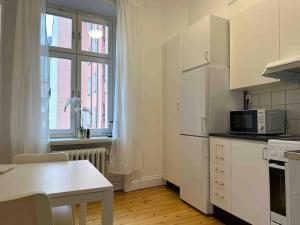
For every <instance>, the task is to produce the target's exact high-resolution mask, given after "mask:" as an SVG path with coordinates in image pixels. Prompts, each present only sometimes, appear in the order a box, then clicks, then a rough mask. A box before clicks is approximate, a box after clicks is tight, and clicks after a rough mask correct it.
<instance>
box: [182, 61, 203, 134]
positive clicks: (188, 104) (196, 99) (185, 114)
mask: <svg viewBox="0 0 300 225" xmlns="http://www.w3.org/2000/svg"><path fill="white" fill-rule="evenodd" d="M180 82H181V91H180V104H181V109H180V112H181V119H180V133H181V134H187V135H194V136H207V135H208V129H207V120H208V117H207V109H208V107H207V106H208V105H207V92H208V88H207V87H208V69H207V66H204V67H200V68H198V69H195V70H191V71H188V72H186V73H183V74H182V75H181V79H180Z"/></svg>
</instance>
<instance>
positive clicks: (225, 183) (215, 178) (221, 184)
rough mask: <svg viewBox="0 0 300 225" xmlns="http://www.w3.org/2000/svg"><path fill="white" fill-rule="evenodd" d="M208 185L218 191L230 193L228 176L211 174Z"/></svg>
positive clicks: (216, 173)
mask: <svg viewBox="0 0 300 225" xmlns="http://www.w3.org/2000/svg"><path fill="white" fill-rule="evenodd" d="M210 185H211V186H215V187H216V188H218V189H220V190H223V191H227V192H231V182H230V176H227V175H225V174H222V173H218V172H212V173H211V175H210Z"/></svg>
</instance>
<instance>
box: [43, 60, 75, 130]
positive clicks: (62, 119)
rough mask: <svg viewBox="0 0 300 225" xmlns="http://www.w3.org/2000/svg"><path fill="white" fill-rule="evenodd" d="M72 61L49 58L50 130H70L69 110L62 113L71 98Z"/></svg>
mask: <svg viewBox="0 0 300 225" xmlns="http://www.w3.org/2000/svg"><path fill="white" fill-rule="evenodd" d="M71 73H72V61H71V60H70V59H63V58H54V57H50V88H51V96H50V99H49V127H50V129H71V111H70V108H69V107H68V109H67V110H66V112H64V105H65V103H66V101H67V100H68V99H69V98H70V97H71Z"/></svg>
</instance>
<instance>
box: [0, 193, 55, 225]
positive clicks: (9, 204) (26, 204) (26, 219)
mask: <svg viewBox="0 0 300 225" xmlns="http://www.w3.org/2000/svg"><path fill="white" fill-rule="evenodd" d="M0 223H1V224H5V225H21V224H22V225H53V221H52V212H51V205H50V201H49V198H48V196H47V195H46V194H41V193H39V194H30V195H27V196H22V197H18V198H14V199H6V200H0Z"/></svg>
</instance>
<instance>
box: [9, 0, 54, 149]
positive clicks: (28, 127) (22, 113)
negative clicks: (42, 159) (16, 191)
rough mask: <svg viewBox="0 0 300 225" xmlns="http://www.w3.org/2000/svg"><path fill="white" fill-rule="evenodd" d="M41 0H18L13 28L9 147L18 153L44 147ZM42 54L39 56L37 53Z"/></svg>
mask: <svg viewBox="0 0 300 225" xmlns="http://www.w3.org/2000/svg"><path fill="white" fill-rule="evenodd" d="M45 9H46V3H45V0H26V1H24V0H19V1H18V6H17V18H16V29H15V43H14V57H13V72H12V73H13V74H12V97H11V120H10V128H11V131H10V133H11V150H12V155H16V154H19V153H40V152H46V151H47V144H48V127H49V126H48V91H49V79H48V68H47V67H48V63H47V57H46V53H47V49H46V47H45V45H43V46H44V47H43V46H42V45H41V43H47V42H46V35H45V34H46V32H45V25H44V23H45V15H42V13H44V12H45ZM41 56H43V57H41Z"/></svg>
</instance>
